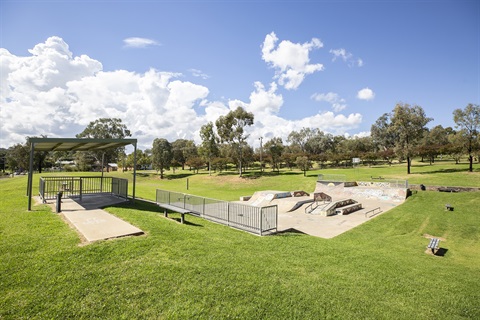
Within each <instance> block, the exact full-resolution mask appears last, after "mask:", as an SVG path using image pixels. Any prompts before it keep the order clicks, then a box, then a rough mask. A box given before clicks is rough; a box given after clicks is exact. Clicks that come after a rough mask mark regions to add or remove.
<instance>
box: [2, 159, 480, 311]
mask: <svg viewBox="0 0 480 320" xmlns="http://www.w3.org/2000/svg"><path fill="white" fill-rule="evenodd" d="M437 167H438V166H437ZM362 169H363V170H371V171H369V172H372V175H374V176H378V175H382V176H387V174H391V175H392V176H393V175H396V174H397V173H395V172H393V171H395V170H396V168H391V169H390V171H389V170H388V168H362ZM412 169H413V168H412ZM446 169H447V168H446ZM382 170H385V171H382ZM322 171H323V170H322ZM332 171H333V172H328V173H338V174H344V173H345V172H346V173H347V175H349V174H351V175H354V174H357V175H359V174H360V173H359V171H361V168H358V169H346V170H340V171H337V170H332ZM355 171H357V172H356V173H355ZM412 171H413V172H415V169H413V170H412ZM435 171H438V172H432V173H430V174H427V173H425V176H428V177H431V178H432V180H435V179H437V181H439V180H441V179H442V178H438V177H437V175H441V174H447V175H448V174H450V173H448V172H447V173H445V172H443V173H441V172H440V171H442V170H435ZM392 172H393V173H392ZM317 173H318V172H309V173H308V174H309V176H307V177H303V173H301V172H296V171H292V172H288V171H286V172H283V173H282V174H280V175H277V174H275V175H270V174H266V176H262V177H258V176H256V175H255V174H254V173H249V174H247V178H238V177H237V176H236V175H234V174H224V175H221V176H212V177H209V176H208V174H206V173H202V174H198V175H189V174H188V172H182V171H177V173H176V174H175V175H173V174H171V175H170V176H169V178H170V179H168V180H167V179H166V180H163V181H160V180H159V179H158V178H157V177H156V176H155V175H153V174H148V175H144V176H139V177H138V178H137V182H138V185H137V194H138V195H139V196H140V197H143V198H149V199H153V198H154V195H155V191H154V190H155V189H156V188H159V189H167V190H176V191H181V192H188V193H192V194H198V195H203V196H209V197H212V198H219V199H226V200H237V199H238V196H240V195H249V194H252V193H253V192H254V191H259V190H265V189H275V190H297V189H303V190H306V191H313V189H314V186H315V180H316V174H317ZM130 174H131V173H116V175H119V176H125V177H127V176H129V175H130ZM361 174H363V175H364V176H365V177H366V176H368V177H370V175H369V173H367V172H363V173H361ZM454 175H457V176H458V175H460V173H458V172H457V173H454V174H453V175H452V178H451V179H450V181H452V182H454V183H449V184H447V185H461V184H459V183H460V182H461V178H457V179H458V180H452V179H453V176H454ZM471 175H474V176H476V177H477V178H478V177H479V172H478V171H476V172H474V173H473V174H471ZM187 178H188V179H189V190H186V179H187ZM37 181H38V176H37V175H36V176H35V179H34V186H37V185H38V183H37ZM476 181H477V184H476V186H480V185H479V181H480V180H478V179H477V180H476ZM419 183H422V182H419ZM423 183H424V184H429V183H427V182H423ZM432 184H436V183H432ZM474 186H475V184H474ZM25 188H26V178H25V177H17V178H14V179H4V180H0V201H1V202H0V204H1V206H0V280H1V281H0V319H18V318H37V319H45V318H76V319H82V318H84V319H95V318H96V319H127V318H128V319H132V318H134V319H139V318H151V319H159V318H160V319H162V318H163V319H192V318H197V319H204V318H213V319H229V318H241V319H357V318H362V319H478V318H480V304H479V303H478V302H479V301H480V243H479V240H480V239H479V237H480V209H479V208H480V196H479V193H478V192H471V193H467V192H465V193H441V192H417V193H415V194H413V195H412V196H411V197H410V198H409V199H408V200H407V201H406V202H405V203H404V204H403V205H401V206H398V207H396V208H394V209H392V210H390V211H388V212H386V213H384V214H382V215H380V216H378V217H376V218H373V219H371V220H370V221H368V222H367V223H365V224H363V225H361V226H359V227H357V228H354V229H352V230H351V231H349V232H347V233H344V234H342V235H340V236H338V237H335V238H333V239H321V238H316V237H312V236H308V235H304V234H300V233H295V232H288V233H282V234H278V235H274V236H267V237H259V236H255V235H251V234H249V233H246V232H242V231H239V230H235V229H231V228H228V227H225V226H222V225H218V224H215V223H211V222H209V221H206V220H203V219H200V218H196V217H192V216H188V217H187V221H188V224H185V225H182V224H179V223H177V222H175V221H173V220H169V219H165V218H163V216H162V214H161V213H160V212H159V211H160V210H159V209H158V208H157V207H156V206H154V205H151V204H149V203H146V202H142V201H137V202H136V204H135V205H126V206H116V207H110V208H108V209H107V210H108V211H109V212H111V213H112V214H114V215H116V216H118V217H121V218H122V219H124V220H126V221H128V222H130V223H132V224H134V225H135V226H138V227H139V228H141V229H142V230H144V231H145V232H146V235H144V236H139V237H126V238H121V239H115V240H108V241H100V242H96V243H93V244H89V245H80V239H79V237H78V235H77V233H76V232H75V231H74V230H72V229H71V228H70V227H69V226H68V225H67V224H66V223H65V222H64V221H63V220H62V218H61V216H60V215H57V214H54V213H52V212H51V210H50V208H48V207H46V206H44V205H39V206H34V207H33V210H32V211H30V212H28V211H26V206H27V198H26V197H25ZM152 189H153V190H152ZM445 203H450V204H452V205H453V206H454V207H455V209H454V211H453V212H450V211H445V210H444V204H445ZM173 216H174V217H175V214H173ZM426 235H433V236H437V237H441V238H443V239H444V240H442V241H441V243H440V246H441V247H442V249H443V250H442V251H443V252H444V256H443V257H438V256H432V255H429V254H426V253H425V249H426V245H427V244H428V241H429V239H428V238H426V237H425V236H426Z"/></svg>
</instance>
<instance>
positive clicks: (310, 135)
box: [0, 103, 480, 178]
mask: <svg viewBox="0 0 480 320" xmlns="http://www.w3.org/2000/svg"><path fill="white" fill-rule="evenodd" d="M432 120H433V119H432V118H429V117H427V116H426V114H425V112H424V110H423V108H422V107H420V106H417V105H413V106H412V105H409V104H403V103H399V104H397V105H396V106H395V107H394V109H393V110H392V111H391V112H389V113H385V114H383V115H382V116H380V117H379V118H378V119H377V120H376V121H375V123H374V124H372V126H371V135H370V136H368V137H352V138H346V137H344V136H341V135H332V134H330V133H325V132H323V131H321V130H320V129H318V128H302V129H301V130H299V131H292V132H291V133H290V134H289V135H288V137H287V139H286V141H283V139H282V138H280V137H272V138H270V139H268V140H265V141H263V138H260V147H259V148H256V149H254V148H253V147H252V146H250V145H249V144H248V143H247V140H248V138H249V135H248V134H247V133H246V130H245V129H246V128H247V127H248V126H251V125H253V124H254V115H253V114H252V113H250V112H247V111H245V110H244V109H243V108H242V107H238V108H237V109H235V110H232V111H230V112H229V113H228V114H226V115H225V116H220V117H219V118H218V119H217V120H216V121H215V123H213V122H209V123H207V124H205V125H204V126H202V127H201V129H200V138H201V143H200V144H198V145H197V144H196V143H195V142H194V141H193V140H188V139H177V140H175V141H172V142H170V141H168V140H167V139H165V138H156V139H155V140H154V141H153V143H152V148H150V149H146V150H137V154H136V164H137V166H138V168H139V169H142V168H149V167H151V168H153V169H155V170H157V171H158V172H159V173H160V177H161V178H163V177H164V173H165V171H166V170H170V169H171V168H173V170H175V168H179V167H181V168H182V169H185V166H188V167H189V169H190V170H196V171H197V172H198V170H199V169H202V168H207V169H208V170H209V172H210V173H211V172H212V171H222V170H226V169H227V168H228V165H229V164H234V165H235V167H236V169H237V170H238V173H239V175H240V176H241V175H242V173H243V172H244V170H245V169H248V168H252V167H254V166H255V165H256V166H258V167H259V168H260V170H264V168H265V167H266V166H269V167H270V169H271V170H273V171H279V170H280V168H281V167H288V168H293V167H297V168H299V169H300V170H303V171H304V173H305V172H306V171H307V170H308V169H309V168H310V167H311V164H312V162H317V163H319V164H320V166H325V165H327V164H328V165H333V166H340V165H349V164H351V163H352V159H354V158H360V159H361V160H362V161H363V162H364V163H365V162H367V163H376V162H378V161H384V162H387V163H392V161H394V160H397V161H400V162H403V161H405V162H406V163H407V173H411V161H412V158H413V157H421V159H422V161H428V162H430V163H433V162H435V160H436V159H438V158H439V157H449V158H451V159H454V160H455V161H456V162H457V163H458V162H459V161H460V159H461V157H464V156H465V155H466V156H467V157H468V161H469V171H473V162H474V160H475V158H476V159H477V161H478V159H479V156H480V137H479V129H480V106H479V105H474V104H468V105H467V106H466V107H465V108H464V109H456V110H454V112H453V120H454V122H455V124H456V126H455V129H454V128H451V127H446V128H444V127H443V126H441V125H438V126H435V127H433V128H431V129H429V128H427V124H428V123H429V122H430V121H432ZM130 136H131V133H130V131H129V130H128V128H127V127H126V126H125V125H124V124H123V123H122V121H121V119H118V118H101V119H98V120H96V121H92V122H91V123H90V124H89V125H88V126H87V127H86V128H85V130H84V131H83V132H81V133H80V134H78V135H77V136H76V137H77V138H116V139H121V138H126V137H130ZM263 142H264V143H263ZM28 150H29V145H28V138H27V142H26V143H25V144H16V145H14V146H12V147H10V148H9V149H7V150H5V149H4V150H1V151H0V152H1V154H0V159H3V170H4V171H5V168H9V169H10V170H11V171H12V172H13V171H16V170H22V169H23V170H25V168H27V167H28V161H29V157H28V155H29V152H28ZM34 157H35V158H34V167H35V170H38V171H40V172H41V170H42V167H45V166H49V167H52V166H55V164H56V163H58V162H59V160H65V159H69V160H72V162H74V163H75V166H74V168H73V169H74V170H80V171H88V170H95V169H96V168H97V169H98V165H99V163H100V159H102V157H103V158H104V163H117V164H118V166H119V167H122V168H124V169H125V170H128V168H133V166H134V155H133V154H129V155H126V154H125V150H124V148H118V149H114V150H108V151H106V152H103V153H99V152H35V155H34Z"/></svg>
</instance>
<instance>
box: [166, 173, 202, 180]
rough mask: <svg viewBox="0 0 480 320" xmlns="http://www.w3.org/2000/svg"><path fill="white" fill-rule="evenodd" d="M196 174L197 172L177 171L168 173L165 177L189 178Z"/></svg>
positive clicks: (173, 178) (169, 178) (172, 178)
mask: <svg viewBox="0 0 480 320" xmlns="http://www.w3.org/2000/svg"><path fill="white" fill-rule="evenodd" d="M193 175H196V173H193V172H188V173H175V174H166V175H165V176H164V179H167V180H176V179H183V178H188V177H190V176H193Z"/></svg>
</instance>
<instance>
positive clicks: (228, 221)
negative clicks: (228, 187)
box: [227, 202, 230, 226]
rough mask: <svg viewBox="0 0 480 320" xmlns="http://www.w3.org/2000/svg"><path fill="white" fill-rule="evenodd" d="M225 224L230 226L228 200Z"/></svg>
mask: <svg viewBox="0 0 480 320" xmlns="http://www.w3.org/2000/svg"><path fill="white" fill-rule="evenodd" d="M227 226H230V202H227Z"/></svg>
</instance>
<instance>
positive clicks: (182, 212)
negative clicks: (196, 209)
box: [157, 203, 192, 223]
mask: <svg viewBox="0 0 480 320" xmlns="http://www.w3.org/2000/svg"><path fill="white" fill-rule="evenodd" d="M157 205H158V206H159V207H161V208H163V209H165V210H164V212H163V214H164V215H165V218H168V212H167V210H170V211H173V212H178V213H180V217H181V218H180V222H181V223H185V214H186V213H187V214H191V213H192V211H191V210H188V209H184V208H180V207H177V206H172V205H170V204H166V203H157Z"/></svg>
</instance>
